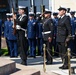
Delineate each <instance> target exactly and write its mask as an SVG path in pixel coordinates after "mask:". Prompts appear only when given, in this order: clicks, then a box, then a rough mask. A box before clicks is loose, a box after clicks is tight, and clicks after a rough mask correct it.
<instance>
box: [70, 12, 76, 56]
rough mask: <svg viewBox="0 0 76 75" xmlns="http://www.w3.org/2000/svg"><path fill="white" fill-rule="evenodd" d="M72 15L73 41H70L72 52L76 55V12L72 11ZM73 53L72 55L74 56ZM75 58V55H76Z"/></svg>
mask: <svg viewBox="0 0 76 75" xmlns="http://www.w3.org/2000/svg"><path fill="white" fill-rule="evenodd" d="M70 15H71V18H70V19H71V27H72V37H73V38H72V39H71V40H70V48H71V51H72V52H73V53H76V50H75V49H76V48H75V30H76V17H75V11H71V12H70ZM73 53H72V55H74V54H73ZM74 56H75V55H74Z"/></svg>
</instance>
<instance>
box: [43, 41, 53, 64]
mask: <svg viewBox="0 0 76 75" xmlns="http://www.w3.org/2000/svg"><path fill="white" fill-rule="evenodd" d="M44 43H45V44H46V49H47V50H46V59H47V62H51V63H52V61H53V59H52V42H49V41H44Z"/></svg>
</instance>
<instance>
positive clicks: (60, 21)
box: [58, 15, 66, 24]
mask: <svg viewBox="0 0 76 75" xmlns="http://www.w3.org/2000/svg"><path fill="white" fill-rule="evenodd" d="M65 16H66V15H65ZM65 16H64V17H62V18H61V19H59V20H58V23H59V24H61V23H62V22H63V20H64V18H65Z"/></svg>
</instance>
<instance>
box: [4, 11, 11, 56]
mask: <svg viewBox="0 0 76 75" xmlns="http://www.w3.org/2000/svg"><path fill="white" fill-rule="evenodd" d="M6 16H7V20H6V21H5V22H4V37H5V39H6V44H7V48H8V55H10V48H9V43H8V39H7V37H8V24H9V21H10V13H7V14H6Z"/></svg>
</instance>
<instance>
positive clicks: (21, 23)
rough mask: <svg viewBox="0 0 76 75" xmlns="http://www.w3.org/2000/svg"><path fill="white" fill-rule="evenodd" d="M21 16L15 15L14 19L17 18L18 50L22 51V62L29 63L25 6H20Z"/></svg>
mask: <svg viewBox="0 0 76 75" xmlns="http://www.w3.org/2000/svg"><path fill="white" fill-rule="evenodd" d="M18 8H19V10H18V12H19V15H20V16H19V18H18V19H17V18H16V17H15V16H13V17H14V19H16V23H17V25H16V28H17V42H18V50H19V52H20V57H21V59H22V62H21V64H23V65H27V50H28V46H27V37H25V31H26V28H27V22H28V17H27V15H26V14H25V12H26V11H25V8H26V7H25V6H19V7H18Z"/></svg>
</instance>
